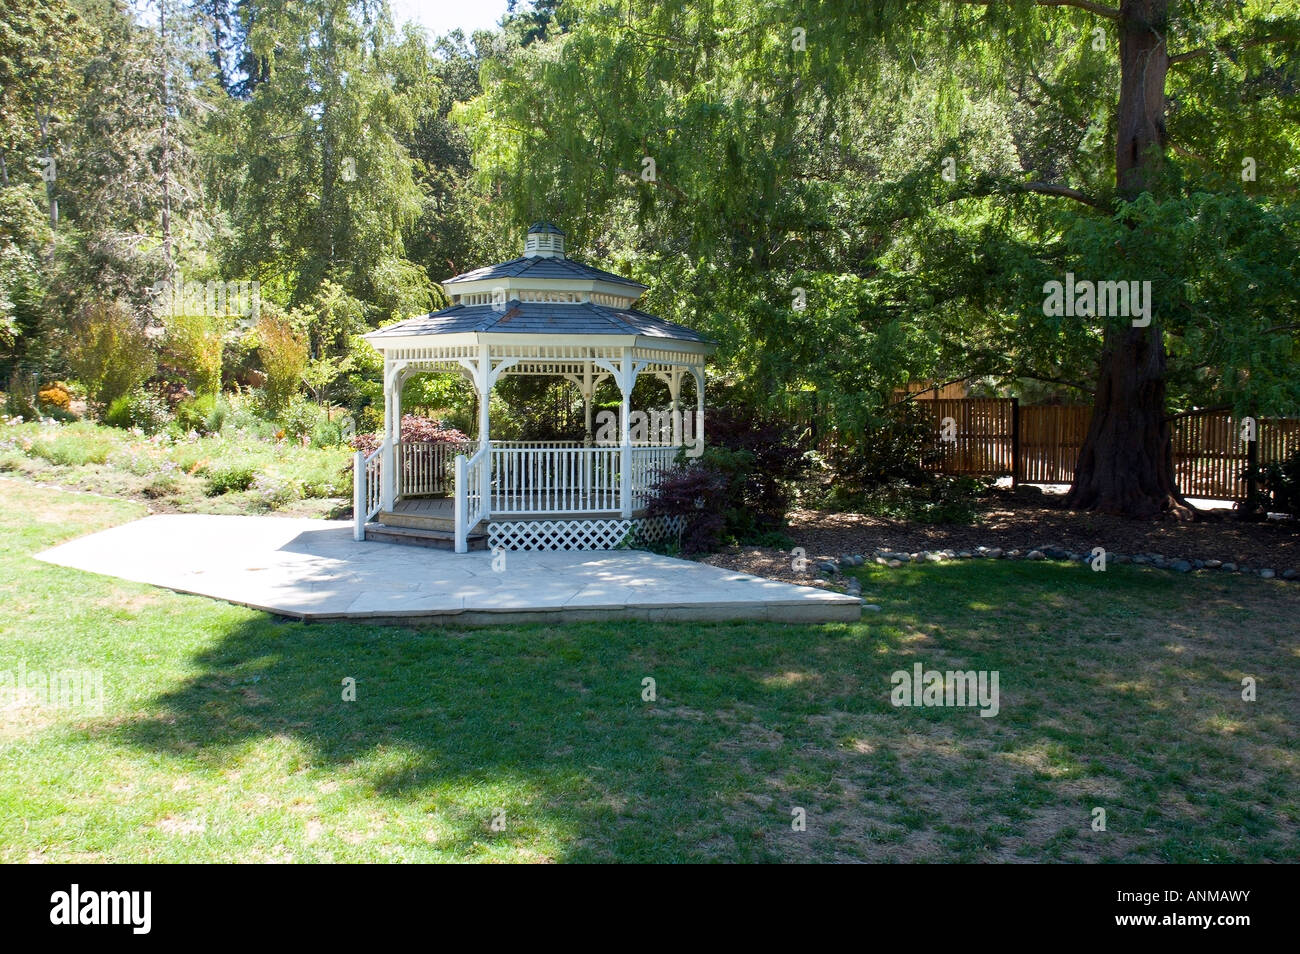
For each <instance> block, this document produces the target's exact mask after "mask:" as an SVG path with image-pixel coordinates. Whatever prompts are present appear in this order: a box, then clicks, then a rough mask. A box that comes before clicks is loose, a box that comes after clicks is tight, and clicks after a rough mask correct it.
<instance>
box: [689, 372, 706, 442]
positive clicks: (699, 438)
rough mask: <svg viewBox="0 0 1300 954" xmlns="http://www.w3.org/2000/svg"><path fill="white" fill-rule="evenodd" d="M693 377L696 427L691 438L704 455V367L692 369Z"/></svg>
mask: <svg viewBox="0 0 1300 954" xmlns="http://www.w3.org/2000/svg"><path fill="white" fill-rule="evenodd" d="M691 377H693V378H695V426H694V428H692V432H693V433H692V434H691V437H692V438H693V439H694V441H695V446H696V447H698V448H699V449H700V453H704V365H700V366H699V367H697V368H691Z"/></svg>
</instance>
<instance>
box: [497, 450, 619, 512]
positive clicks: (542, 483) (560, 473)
mask: <svg viewBox="0 0 1300 954" xmlns="http://www.w3.org/2000/svg"><path fill="white" fill-rule="evenodd" d="M620 453H621V449H620V448H617V447H555V448H549V449H546V448H511V447H509V446H506V447H498V446H497V444H496V442H495V441H494V442H493V444H492V512H493V513H494V514H501V515H503V516H519V515H528V514H537V513H607V512H609V511H611V510H617V509H618V507H619V459H620V456H619V455H620Z"/></svg>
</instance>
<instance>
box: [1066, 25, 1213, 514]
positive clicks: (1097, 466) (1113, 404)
mask: <svg viewBox="0 0 1300 954" xmlns="http://www.w3.org/2000/svg"><path fill="white" fill-rule="evenodd" d="M1168 8H1169V3H1168V0H1124V3H1123V4H1122V6H1121V17H1120V22H1119V35H1120V93H1119V111H1118V117H1117V119H1118V122H1117V124H1116V125H1117V129H1118V139H1117V142H1116V145H1115V177H1116V184H1117V185H1118V187H1119V190H1120V193H1121V194H1122V195H1124V196H1126V197H1131V196H1135V195H1137V194H1138V193H1139V192H1141V191H1142V190H1143V189H1146V188H1148V187H1149V186H1150V184H1151V181H1150V175H1149V173H1150V172H1151V171H1152V170H1153V169H1154V168H1155V167H1156V166H1157V165H1158V164H1159V163H1160V161H1161V158H1162V156H1163V153H1164V148H1165V73H1166V72H1167V70H1168V67H1169V50H1168V48H1167V47H1166V45H1165V30H1166V23H1167V19H1168ZM1107 277H1111V276H1107ZM1113 277H1114V278H1116V279H1118V278H1120V276H1119V275H1115V276H1113ZM1065 504H1066V506H1068V507H1072V508H1074V509H1078V510H1099V511H1103V512H1105V513H1114V514H1122V515H1124V516H1130V517H1139V518H1144V519H1150V518H1153V517H1157V516H1161V515H1165V514H1172V515H1175V516H1179V517H1183V516H1189V515H1191V514H1192V513H1193V511H1192V509H1191V508H1190V507H1189V506H1188V504H1187V501H1186V500H1184V499H1183V497H1182V495H1181V494H1180V493H1179V492H1178V487H1177V484H1176V483H1175V481H1174V464H1173V448H1172V445H1171V443H1170V429H1169V424H1168V422H1167V421H1166V420H1165V346H1164V339H1163V337H1162V335H1161V333H1160V329H1159V326H1158V323H1157V321H1156V319H1155V318H1154V317H1153V318H1152V323H1151V325H1150V326H1149V327H1146V328H1133V327H1124V326H1121V325H1111V326H1109V327H1108V328H1107V329H1106V332H1105V338H1104V342H1103V347H1102V354H1101V371H1100V378H1099V381H1098V386H1097V393H1096V397H1095V400H1094V403H1093V410H1092V424H1091V426H1090V427H1089V429H1088V436H1087V438H1086V439H1085V440H1084V442H1083V447H1082V449H1081V450H1080V452H1079V462H1078V465H1077V466H1076V467H1075V471H1074V485H1073V486H1072V487H1071V488H1070V492H1069V494H1068V495H1067V496H1066V498H1065Z"/></svg>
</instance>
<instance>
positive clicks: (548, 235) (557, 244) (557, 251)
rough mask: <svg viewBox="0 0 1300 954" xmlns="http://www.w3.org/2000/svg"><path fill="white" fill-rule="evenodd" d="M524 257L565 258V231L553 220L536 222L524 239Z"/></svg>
mask: <svg viewBox="0 0 1300 954" xmlns="http://www.w3.org/2000/svg"><path fill="white" fill-rule="evenodd" d="M524 258H564V233H563V232H561V231H560V230H559V229H558V228H556V226H555V225H554V224H552V223H551V222H546V221H542V222H534V223H533V224H532V225H531V226H529V228H528V235H527V237H525V239H524Z"/></svg>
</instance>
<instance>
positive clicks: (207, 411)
mask: <svg viewBox="0 0 1300 954" xmlns="http://www.w3.org/2000/svg"><path fill="white" fill-rule="evenodd" d="M229 412H230V405H228V404H227V403H226V402H225V401H223V400H222V399H221V398H220V397H218V396H217V395H215V394H200V395H199V396H197V397H193V398H190V399H188V400H186V401H182V402H181V403H180V404H178V405H176V412H175V413H176V425H177V427H178V428H179V429H180V430H181V432H183V433H187V434H188V433H189V432H190V431H195V432H196V433H199V434H216V433H217V432H218V431H220V430H221V426H222V425H223V424H224V423H225V421H226V416H227V415H228V414H229Z"/></svg>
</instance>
